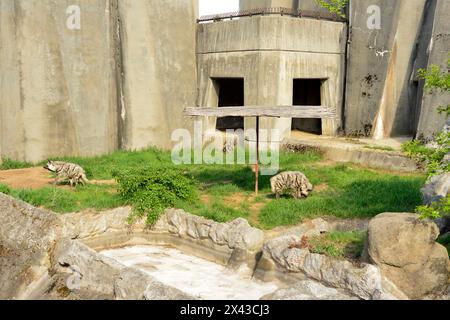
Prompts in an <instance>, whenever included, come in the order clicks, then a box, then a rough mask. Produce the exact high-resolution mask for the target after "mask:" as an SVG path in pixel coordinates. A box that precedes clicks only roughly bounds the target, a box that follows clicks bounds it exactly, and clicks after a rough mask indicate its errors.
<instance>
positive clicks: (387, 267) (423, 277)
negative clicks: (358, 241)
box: [368, 213, 449, 299]
mask: <svg viewBox="0 0 450 320" xmlns="http://www.w3.org/2000/svg"><path fill="white" fill-rule="evenodd" d="M438 235H439V229H438V227H437V226H436V224H435V223H433V222H430V221H423V220H420V219H419V218H418V216H417V215H415V214H409V213H383V214H381V215H378V216H377V217H375V218H374V219H372V220H371V222H370V224H369V241H368V254H369V257H370V259H371V261H373V262H374V263H376V264H377V265H378V266H379V267H380V269H381V272H382V274H383V276H385V277H386V278H388V279H389V280H391V281H392V282H393V283H394V284H395V285H396V286H397V287H398V288H399V289H400V290H402V291H403V292H404V293H405V294H406V295H407V296H408V297H410V298H412V299H416V298H421V297H423V296H425V295H427V294H431V293H436V292H442V291H444V290H445V289H446V287H447V285H448V280H449V258H448V253H447V250H446V249H445V248H444V247H443V246H441V245H440V244H438V243H436V242H435V240H436V239H437V237H438Z"/></svg>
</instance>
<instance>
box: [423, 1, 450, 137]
mask: <svg viewBox="0 0 450 320" xmlns="http://www.w3.org/2000/svg"><path fill="white" fill-rule="evenodd" d="M435 2H436V6H435V7H436V9H435V15H434V21H433V30H432V38H431V41H430V42H429V43H426V44H427V45H428V47H427V53H428V54H429V59H428V67H430V66H431V65H433V64H434V65H438V66H440V67H441V68H442V70H447V68H448V64H447V61H448V59H449V58H450V57H449V52H450V23H449V19H450V2H449V1H445V0H435ZM424 67H425V66H424ZM421 102H422V105H421V108H420V118H419V125H418V132H417V135H418V136H419V137H423V138H431V137H432V136H433V135H434V134H436V133H438V132H439V131H440V130H441V129H442V128H443V127H444V125H445V121H446V116H445V115H444V114H439V113H438V112H437V111H436V110H437V107H439V106H446V105H448V104H450V93H448V92H447V93H440V92H438V91H434V92H425V94H424V96H423V99H422V101H421Z"/></svg>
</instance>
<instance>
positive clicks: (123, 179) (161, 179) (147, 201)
mask: <svg viewBox="0 0 450 320" xmlns="http://www.w3.org/2000/svg"><path fill="white" fill-rule="evenodd" d="M113 176H114V177H115V178H116V180H117V182H118V184H119V193H120V195H121V196H122V197H123V198H124V199H125V200H126V201H127V203H129V204H131V205H132V206H133V215H132V216H131V217H130V219H131V220H133V219H135V218H140V217H143V216H145V215H146V216H147V223H148V224H150V225H153V224H155V223H156V221H157V220H158V218H159V216H160V215H161V214H162V212H163V211H164V210H165V209H167V208H169V207H172V206H174V205H175V203H176V202H177V201H180V200H182V201H187V202H189V201H193V200H195V199H197V198H198V195H197V193H196V188H195V181H194V179H193V178H192V177H187V176H185V175H184V174H183V172H181V170H178V169H176V168H174V167H156V168H136V169H130V170H125V171H120V172H119V171H115V172H113Z"/></svg>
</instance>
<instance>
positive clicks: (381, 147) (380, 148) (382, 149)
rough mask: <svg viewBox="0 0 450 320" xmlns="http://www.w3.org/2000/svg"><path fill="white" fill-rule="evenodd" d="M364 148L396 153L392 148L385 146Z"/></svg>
mask: <svg viewBox="0 0 450 320" xmlns="http://www.w3.org/2000/svg"><path fill="white" fill-rule="evenodd" d="M364 148H365V149H370V150H379V151H395V149H394V148H392V147H383V146H365V147H364Z"/></svg>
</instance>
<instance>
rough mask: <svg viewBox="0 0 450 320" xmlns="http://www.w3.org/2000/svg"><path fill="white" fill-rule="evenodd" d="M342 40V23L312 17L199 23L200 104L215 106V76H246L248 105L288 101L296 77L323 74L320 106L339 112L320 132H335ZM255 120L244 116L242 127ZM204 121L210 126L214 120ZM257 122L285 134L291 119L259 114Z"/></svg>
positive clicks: (339, 122) (251, 123) (246, 100)
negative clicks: (259, 121)
mask: <svg viewBox="0 0 450 320" xmlns="http://www.w3.org/2000/svg"><path fill="white" fill-rule="evenodd" d="M255 35H258V36H255ZM345 39H346V26H345V24H344V23H338V22H329V21H319V20H314V19H300V18H291V17H283V16H259V17H251V18H241V19H239V20H234V21H222V22H215V23H209V24H200V25H199V26H198V34H197V61H198V76H199V80H198V83H199V99H198V105H199V106H202V107H217V106H218V105H217V92H216V88H214V82H213V80H214V79H215V78H244V87H245V88H244V96H245V97H244V100H245V105H248V106H273V105H276V106H282V105H292V104H293V81H294V79H300V78H305V79H322V80H323V84H322V94H321V95H322V105H326V106H329V107H333V108H335V109H336V111H337V116H336V119H334V120H327V121H326V122H325V123H324V126H323V129H324V132H323V133H324V134H328V135H333V134H335V133H336V130H337V129H338V127H339V126H340V125H341V121H340V119H341V113H342V108H341V106H342V100H341V99H342V96H343V84H344V82H343V80H344V79H343V77H344V74H345V72H344V61H345ZM254 122H255V121H254V120H252V119H248V120H246V125H245V127H246V129H248V128H252V127H254V126H255V123H254ZM207 123H208V128H207V129H214V126H215V119H208V121H207ZM261 127H262V128H267V129H272V128H278V129H281V130H282V133H283V134H282V138H283V137H288V136H289V134H290V132H291V119H262V122H261Z"/></svg>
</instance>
